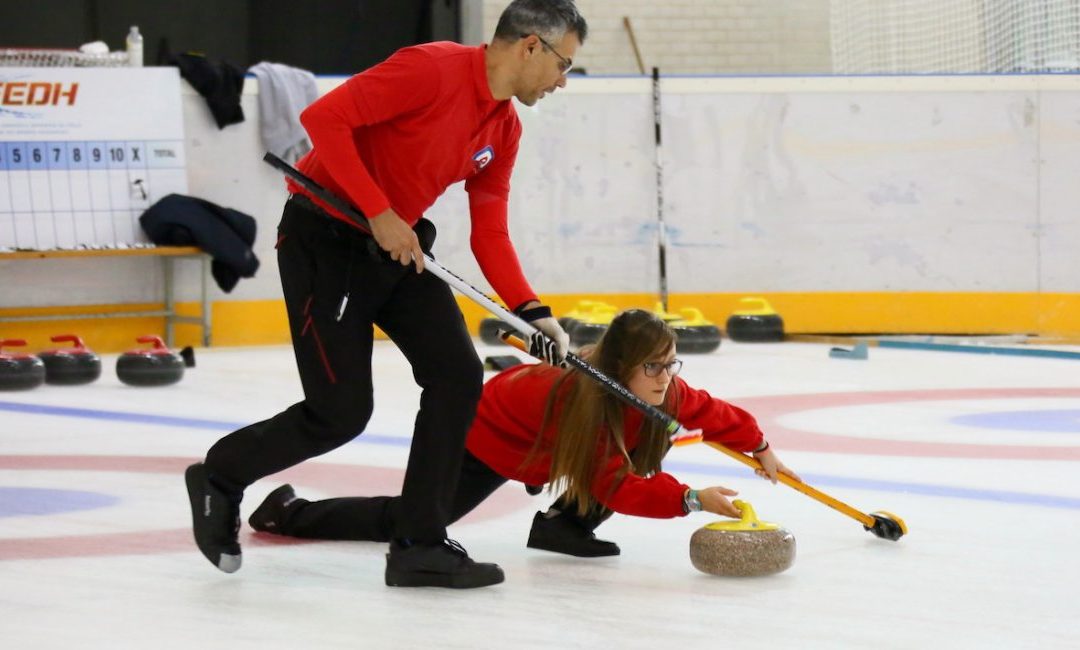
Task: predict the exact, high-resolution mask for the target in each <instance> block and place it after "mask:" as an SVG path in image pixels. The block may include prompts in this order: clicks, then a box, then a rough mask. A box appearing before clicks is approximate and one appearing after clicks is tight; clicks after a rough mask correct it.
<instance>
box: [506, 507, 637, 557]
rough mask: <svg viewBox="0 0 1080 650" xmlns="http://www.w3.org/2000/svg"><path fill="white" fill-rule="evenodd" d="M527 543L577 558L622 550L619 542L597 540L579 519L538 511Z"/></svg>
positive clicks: (606, 554)
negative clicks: (549, 515)
mask: <svg viewBox="0 0 1080 650" xmlns="http://www.w3.org/2000/svg"><path fill="white" fill-rule="evenodd" d="M527 546H528V547H529V548H535V549H539V550H541V551H551V552H552V553H565V554H566V555H573V556H575V557H608V556H611V555H618V554H619V553H620V552H621V551H620V550H619V545H618V544H616V543H615V542H608V541H605V540H602V539H596V535H594V534H593V532H592V531H591V530H588V529H587V528H584V527H583V526H582V525H581V524H580V523H578V521H577V520H576V518H574V517H573V516H572V515H569V514H567V513H565V512H560V513H559V514H557V515H555V516H553V517H548V516H547V515H545V514H544V513H542V512H538V513H536V516H535V517H533V523H532V530H530V531H529V542H528V544H527Z"/></svg>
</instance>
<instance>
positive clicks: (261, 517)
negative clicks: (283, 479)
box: [248, 483, 299, 535]
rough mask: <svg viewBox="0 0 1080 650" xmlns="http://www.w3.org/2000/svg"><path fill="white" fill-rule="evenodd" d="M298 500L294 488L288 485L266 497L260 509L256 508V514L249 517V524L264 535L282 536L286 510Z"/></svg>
mask: <svg viewBox="0 0 1080 650" xmlns="http://www.w3.org/2000/svg"><path fill="white" fill-rule="evenodd" d="M298 500H299V499H297V497H296V492H295V491H294V490H293V486H291V485H289V484H288V483H286V484H285V485H282V486H281V487H279V488H277V489H276V490H274V491H273V492H271V493H270V494H268V495H266V498H265V499H263V502H262V503H260V504H259V507H258V508H255V512H253V513H251V516H250V517H248V524H250V525H251V527H252V528H254V529H255V530H257V531H260V532H263V533H277V534H279V535H282V534H284V533H282V532H281V529H282V525H283V524H284V523H285V508H286V507H288V506H289V505H290V504H292V503H294V502H296V501H298Z"/></svg>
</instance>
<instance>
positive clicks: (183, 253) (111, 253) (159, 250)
mask: <svg viewBox="0 0 1080 650" xmlns="http://www.w3.org/2000/svg"><path fill="white" fill-rule="evenodd" d="M106 257H159V258H161V267H162V271H163V274H164V283H163V284H164V287H163V291H162V293H163V301H162V302H163V305H164V308H163V309H158V310H145V311H117V312H111V311H110V312H100V311H85V312H68V313H64V314H47V315H46V314H42V315H31V316H0V322H14V321H45V320H70V319H75V318H133V317H145V316H163V317H164V318H165V344H166V345H169V346H172V344H173V328H174V326H175V325H176V323H190V324H193V325H198V326H200V327H202V334H203V336H202V342H203V345H204V346H205V347H210V300H209V297H208V284H207V283H208V282H209V279H208V278H209V275H210V256H209V255H207V254H206V253H205V252H204V251H203V250H202V249H201V248H198V247H197V246H152V247H146V248H109V249H85V250H82V249H79V250H48V251H14V252H6V253H0V262H2V261H5V260H56V259H86V258H91V259H92V258H106ZM185 259H186V260H197V261H198V262H199V267H200V276H201V277H200V286H201V289H200V295H201V304H202V311H201V313H200V314H199V315H198V316H181V315H179V314H177V313H176V299H175V296H174V289H175V287H174V283H173V270H174V269H173V264H174V262H175V261H176V260H185Z"/></svg>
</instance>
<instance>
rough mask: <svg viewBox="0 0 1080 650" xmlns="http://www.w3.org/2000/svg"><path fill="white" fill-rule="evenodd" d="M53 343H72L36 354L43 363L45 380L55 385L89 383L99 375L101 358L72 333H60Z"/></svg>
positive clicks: (53, 338) (53, 339) (52, 339)
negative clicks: (71, 344) (66, 346)
mask: <svg viewBox="0 0 1080 650" xmlns="http://www.w3.org/2000/svg"><path fill="white" fill-rule="evenodd" d="M50 340H51V341H52V342H53V343H63V342H65V341H67V342H70V343H73V344H74V345H73V346H72V347H70V348H55V349H53V350H45V351H44V352H42V353H41V354H39V355H38V356H40V357H41V360H42V361H43V362H44V363H45V382H46V383H48V384H54V385H57V386H77V385H79V384H89V383H90V382H92V381H94V380H95V379H97V378H98V377H100V376H101V358H100V357H98V355H96V354H94V352H93V351H92V350H90V349H88V348H87V347H86V346H85V345H84V344H83V342H82V339H81V338H79V337H78V336H76V335H74V334H60V335H58V336H54V337H52V338H51V339H50Z"/></svg>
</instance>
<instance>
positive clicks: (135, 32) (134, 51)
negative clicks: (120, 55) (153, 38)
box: [127, 25, 143, 68]
mask: <svg viewBox="0 0 1080 650" xmlns="http://www.w3.org/2000/svg"><path fill="white" fill-rule="evenodd" d="M127 55H128V65H129V66H131V67H133V68H141V67H142V64H143V40H142V34H140V33H139V28H138V27H136V26H134V25H132V26H131V31H130V32H128V35H127Z"/></svg>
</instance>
